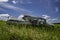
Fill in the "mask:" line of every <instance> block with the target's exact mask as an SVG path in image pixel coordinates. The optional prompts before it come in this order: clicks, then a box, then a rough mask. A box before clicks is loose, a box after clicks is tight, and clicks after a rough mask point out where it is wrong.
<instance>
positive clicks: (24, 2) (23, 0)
mask: <svg viewBox="0 0 60 40" xmlns="http://www.w3.org/2000/svg"><path fill="white" fill-rule="evenodd" d="M20 3H21V4H31V3H32V2H31V1H30V0H20Z"/></svg>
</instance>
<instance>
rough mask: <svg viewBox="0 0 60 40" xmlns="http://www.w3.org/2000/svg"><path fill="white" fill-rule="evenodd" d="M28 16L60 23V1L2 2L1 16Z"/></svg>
mask: <svg viewBox="0 0 60 40" xmlns="http://www.w3.org/2000/svg"><path fill="white" fill-rule="evenodd" d="M6 13H7V14H9V15H11V16H14V17H18V16H19V15H21V14H28V15H34V16H39V17H43V18H45V19H48V20H49V21H51V22H60V0H0V14H6Z"/></svg>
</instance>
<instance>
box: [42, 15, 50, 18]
mask: <svg viewBox="0 0 60 40" xmlns="http://www.w3.org/2000/svg"><path fill="white" fill-rule="evenodd" d="M42 17H43V18H45V19H49V18H50V16H48V15H42Z"/></svg>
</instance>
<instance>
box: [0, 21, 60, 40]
mask: <svg viewBox="0 0 60 40" xmlns="http://www.w3.org/2000/svg"><path fill="white" fill-rule="evenodd" d="M0 40H60V25H54V27H52V26H26V25H18V24H14V25H8V24H6V22H5V21H0Z"/></svg>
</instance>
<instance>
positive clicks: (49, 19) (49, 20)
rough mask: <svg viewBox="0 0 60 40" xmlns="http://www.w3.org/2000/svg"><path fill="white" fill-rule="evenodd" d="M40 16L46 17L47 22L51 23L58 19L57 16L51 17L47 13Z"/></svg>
mask: <svg viewBox="0 0 60 40" xmlns="http://www.w3.org/2000/svg"><path fill="white" fill-rule="evenodd" d="M42 17H43V18H45V19H46V21H47V23H53V22H54V21H57V20H58V19H57V18H51V16H48V15H42Z"/></svg>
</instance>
